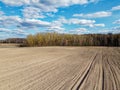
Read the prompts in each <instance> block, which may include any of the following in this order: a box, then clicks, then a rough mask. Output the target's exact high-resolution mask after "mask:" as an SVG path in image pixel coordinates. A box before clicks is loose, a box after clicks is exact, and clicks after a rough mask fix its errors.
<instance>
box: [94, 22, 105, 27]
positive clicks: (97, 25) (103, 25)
mask: <svg viewBox="0 0 120 90" xmlns="http://www.w3.org/2000/svg"><path fill="white" fill-rule="evenodd" d="M94 26H95V27H105V24H103V23H102V24H94Z"/></svg>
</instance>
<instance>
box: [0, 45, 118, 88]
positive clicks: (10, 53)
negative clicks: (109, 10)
mask: <svg viewBox="0 0 120 90" xmlns="http://www.w3.org/2000/svg"><path fill="white" fill-rule="evenodd" d="M0 90H120V48H119V47H38V48H37V47H36V48H0Z"/></svg>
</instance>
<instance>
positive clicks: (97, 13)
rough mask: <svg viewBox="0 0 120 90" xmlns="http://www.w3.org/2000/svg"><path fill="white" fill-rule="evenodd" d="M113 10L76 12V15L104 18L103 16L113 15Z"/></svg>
mask: <svg viewBox="0 0 120 90" xmlns="http://www.w3.org/2000/svg"><path fill="white" fill-rule="evenodd" d="M111 15H112V12H106V11H100V12H95V13H90V14H74V15H73V16H74V17H84V18H102V17H108V16H111Z"/></svg>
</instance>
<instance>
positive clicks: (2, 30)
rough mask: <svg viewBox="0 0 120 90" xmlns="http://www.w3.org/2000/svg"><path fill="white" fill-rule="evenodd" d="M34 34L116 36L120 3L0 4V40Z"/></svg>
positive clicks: (7, 0)
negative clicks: (56, 33)
mask: <svg viewBox="0 0 120 90" xmlns="http://www.w3.org/2000/svg"><path fill="white" fill-rule="evenodd" d="M37 32H58V33H69V34H88V33H110V32H111V33H120V0H0V39H5V38H11V37H13V38H14V37H20V38H24V37H26V36H27V35H29V34H35V33H37Z"/></svg>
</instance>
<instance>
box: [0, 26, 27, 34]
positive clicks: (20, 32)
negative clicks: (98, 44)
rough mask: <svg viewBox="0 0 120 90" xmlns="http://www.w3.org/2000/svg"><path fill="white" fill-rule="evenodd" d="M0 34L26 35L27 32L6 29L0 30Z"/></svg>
mask: <svg viewBox="0 0 120 90" xmlns="http://www.w3.org/2000/svg"><path fill="white" fill-rule="evenodd" d="M0 32H1V33H2V32H3V33H7V34H13V35H28V33H27V32H25V31H23V30H20V29H13V30H10V29H7V28H0Z"/></svg>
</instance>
